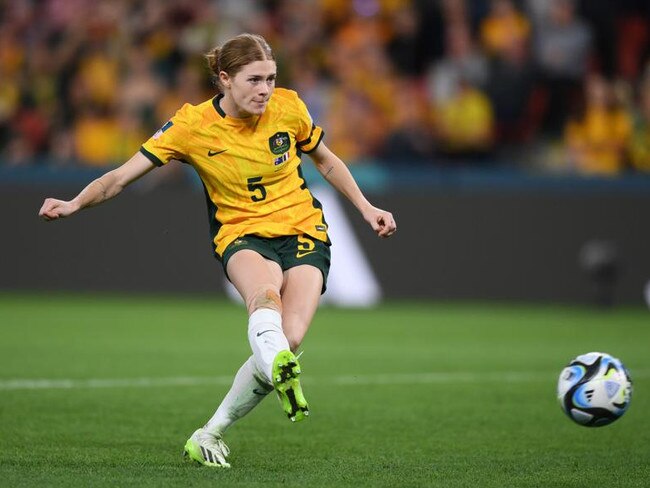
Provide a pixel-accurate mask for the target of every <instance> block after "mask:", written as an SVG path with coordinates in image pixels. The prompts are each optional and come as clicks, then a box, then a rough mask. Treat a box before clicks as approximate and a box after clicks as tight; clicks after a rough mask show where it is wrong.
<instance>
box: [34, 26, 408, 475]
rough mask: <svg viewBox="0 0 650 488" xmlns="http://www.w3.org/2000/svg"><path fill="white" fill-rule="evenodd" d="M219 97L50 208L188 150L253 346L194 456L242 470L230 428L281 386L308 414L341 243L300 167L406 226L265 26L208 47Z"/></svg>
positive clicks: (183, 112) (186, 110)
mask: <svg viewBox="0 0 650 488" xmlns="http://www.w3.org/2000/svg"><path fill="white" fill-rule="evenodd" d="M207 58H208V63H209V65H210V69H211V71H212V73H213V74H214V76H215V80H216V84H217V87H218V89H219V94H218V95H217V96H215V97H214V98H212V99H211V100H207V101H205V102H203V103H201V104H199V105H196V106H194V105H190V104H185V105H184V106H183V107H182V108H181V109H180V110H179V111H178V112H176V114H175V115H174V116H173V117H172V118H171V119H170V120H169V121H168V122H167V123H166V124H164V125H163V127H162V128H161V129H160V130H159V131H157V132H156V133H155V134H154V135H153V136H152V137H151V138H150V139H149V140H148V141H146V142H145V143H144V144H143V145H142V147H141V149H140V151H139V152H138V153H136V154H135V155H134V156H133V157H132V158H131V159H129V160H128V161H127V162H126V163H124V164H123V165H122V166H120V167H118V168H116V169H114V170H113V171H110V172H108V173H106V174H104V175H103V176H101V177H100V178H98V179H96V180H94V181H93V182H91V183H90V184H89V185H88V186H87V187H86V188H84V189H83V190H82V191H81V193H79V195H77V196H76V197H75V198H73V199H72V200H70V201H62V200H56V199H52V198H47V199H46V200H45V202H44V203H43V206H42V207H41V209H40V212H39V215H40V216H41V217H43V218H44V219H45V220H55V219H59V218H62V217H68V216H70V215H72V214H74V213H76V212H78V211H79V210H81V209H83V208H86V207H90V206H93V205H97V204H99V203H101V202H104V201H106V200H108V199H110V198H112V197H114V196H116V195H117V194H118V193H120V192H121V191H122V190H123V189H124V187H126V186H127V185H129V184H130V183H132V182H133V181H135V180H137V179H138V178H140V177H141V176H143V175H145V174H146V173H148V172H149V171H151V170H152V169H153V168H155V167H156V166H163V165H165V164H167V163H168V162H169V161H171V160H173V159H176V160H180V161H183V162H185V163H187V164H190V165H191V166H192V167H193V168H194V169H195V170H196V172H197V173H198V175H199V176H200V178H201V180H202V182H203V186H204V189H205V194H206V200H207V204H208V208H209V216H210V229H211V234H212V238H213V247H214V252H215V256H216V257H217V259H219V260H220V261H221V263H222V264H223V268H224V271H225V273H226V276H227V277H228V279H229V280H230V281H231V282H232V283H233V285H234V286H235V288H236V289H237V291H238V292H239V293H240V294H241V296H242V298H243V299H244V302H245V303H246V307H247V309H248V314H249V320H248V339H249V342H250V346H251V348H252V351H253V355H252V356H251V357H250V358H249V359H248V360H247V361H246V362H245V363H244V364H243V366H242V367H241V368H240V369H239V371H238V372H237V374H236V375H235V379H234V382H233V385H232V387H231V389H230V391H229V392H228V393H227V394H226V396H225V398H224V400H223V401H222V403H221V404H220V405H219V407H218V408H217V410H216V412H215V413H214V415H213V416H212V418H210V420H209V421H208V422H207V424H205V426H203V427H202V428H199V429H197V430H196V431H195V432H194V433H193V434H192V436H191V437H190V438H189V439H188V441H187V442H186V444H185V454H186V455H187V456H189V457H190V458H191V459H193V460H195V461H197V462H199V463H201V464H203V465H205V466H213V467H230V464H228V462H227V460H226V458H227V456H228V454H229V449H228V447H227V446H226V444H225V443H224V442H223V439H222V437H223V434H224V433H225V432H226V430H227V429H228V427H229V426H230V425H232V424H233V422H235V421H236V420H237V419H239V418H241V417H243V416H244V415H246V414H247V413H248V412H250V411H251V409H253V408H254V407H255V406H256V405H257V404H259V403H260V402H261V401H262V399H263V398H264V397H265V396H266V395H267V394H268V393H269V392H271V391H273V390H275V391H276V393H277V395H278V397H279V398H280V400H281V404H282V407H283V409H284V411H285V413H286V414H287V416H288V417H289V418H290V419H291V420H292V421H299V420H302V419H304V418H305V417H306V416H307V415H308V413H309V409H308V405H307V401H306V400H305V397H304V395H303V392H302V388H301V385H300V382H299V375H300V372H301V370H300V365H299V363H298V359H297V358H296V356H295V355H294V352H295V351H296V350H297V348H298V347H299V346H300V343H301V342H302V340H303V338H304V336H305V334H306V332H307V329H308V328H309V324H310V322H311V320H312V318H313V316H314V313H315V311H316V308H317V305H318V301H319V298H320V295H321V293H322V292H323V291H324V290H325V285H326V280H327V273H328V271H329V265H330V250H329V246H330V241H329V238H328V235H327V223H326V222H325V218H324V216H323V211H322V208H321V205H320V203H319V202H318V201H317V200H316V199H315V198H314V197H313V196H312V195H311V193H310V192H309V189H308V188H307V185H306V183H305V180H304V179H303V177H302V171H301V168H300V156H301V153H307V154H309V155H310V156H311V158H312V159H313V161H314V163H315V165H316V167H317V169H318V171H319V172H320V173H321V174H322V175H323V176H324V177H325V179H327V181H329V183H330V184H331V185H333V186H334V187H335V188H336V189H338V190H339V191H340V192H341V193H343V194H344V195H345V196H346V197H347V198H348V199H349V200H350V201H351V202H352V203H353V204H354V206H355V207H356V208H357V209H358V210H359V212H360V213H361V215H362V216H363V218H364V219H365V220H366V221H367V222H368V223H369V224H370V226H371V227H372V229H373V230H374V231H375V232H376V233H377V235H378V236H379V237H389V236H391V235H392V234H393V233H394V232H395V231H396V229H397V227H396V225H395V220H394V219H393V216H392V214H391V213H390V212H387V211H385V210H381V209H379V208H376V207H374V206H373V205H371V204H370V203H369V202H368V200H366V198H365V197H364V196H363V194H362V193H361V191H360V190H359V187H358V186H357V184H356V182H355V181H354V179H353V177H352V175H351V174H350V171H349V170H348V168H347V167H346V166H345V164H344V163H343V162H342V161H341V160H340V159H339V158H338V157H337V156H336V155H335V154H334V153H332V152H331V151H330V150H329V149H328V148H327V147H326V146H325V144H324V143H323V142H322V138H323V131H322V129H321V128H320V127H318V126H317V125H315V124H314V123H313V122H312V119H311V117H310V115H309V112H308V111H307V108H306V107H305V105H304V103H303V102H302V101H301V100H300V98H298V95H297V94H296V93H295V92H293V91H291V90H286V89H282V88H278V89H275V79H276V63H275V60H274V57H273V53H272V51H271V48H270V47H269V45H268V44H267V42H266V41H265V40H264V38H262V37H261V36H258V35H252V34H242V35H239V36H237V37H235V38H233V39H231V40H229V41H228V42H226V43H225V44H224V45H223V46H222V47H217V48H215V49H214V50H212V52H211V53H210V54H208V55H207Z"/></svg>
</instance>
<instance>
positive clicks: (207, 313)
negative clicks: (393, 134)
mask: <svg viewBox="0 0 650 488" xmlns="http://www.w3.org/2000/svg"><path fill="white" fill-rule="evenodd" d="M649 346H650V312H648V311H647V310H644V309H640V308H638V309H627V308H626V309H615V310H612V311H602V310H595V309H587V308H571V307H542V306H523V305H495V304H425V303H421V304H412V303H411V304H406V303H404V304H386V305H383V306H381V307H379V308H376V309H373V310H339V309H334V308H327V307H324V308H322V309H321V310H320V311H319V312H318V314H317V316H316V319H315V320H314V323H313V325H312V329H311V330H310V332H309V335H308V337H307V340H306V342H305V344H304V350H305V353H304V355H303V356H302V358H301V364H302V367H303V370H304V375H303V378H304V381H303V386H304V389H305V393H306V396H307V398H308V399H309V401H310V407H311V416H310V418H309V420H307V421H306V422H302V423H300V424H295V425H293V424H291V423H290V422H288V420H287V419H286V418H285V417H284V416H283V414H282V412H281V410H280V407H279V404H278V402H277V401H276V399H275V398H269V399H267V400H266V401H265V402H263V403H262V404H261V405H260V407H259V408H258V409H256V410H255V411H254V412H253V413H251V415H249V416H248V417H246V418H245V419H243V420H242V421H241V422H239V423H238V424H236V425H235V426H234V427H233V428H232V429H231V430H230V431H229V432H228V435H227V438H226V440H227V442H228V444H229V445H230V448H231V450H232V454H231V456H230V462H231V464H232V466H233V467H232V469H230V470H226V471H216V470H211V469H207V468H201V467H199V466H197V465H194V464H190V463H189V462H186V461H184V460H183V458H182V457H181V450H182V447H183V444H184V442H185V440H186V439H187V437H188V436H189V435H190V434H191V433H192V431H193V430H194V429H195V428H196V427H198V426H200V425H202V424H203V423H204V422H205V421H206V420H207V419H208V418H209V417H210V416H211V415H212V413H213V411H214V409H215V407H216V406H217V404H218V402H219V401H220V399H221V397H222V396H223V395H224V394H225V392H226V391H227V388H228V386H227V384H226V380H227V379H228V378H230V377H231V376H232V375H233V374H234V373H235V371H236V370H237V368H238V367H239V365H240V364H241V362H242V361H243V360H244V359H245V358H246V357H247V356H248V354H249V349H248V344H247V339H246V319H245V313H244V311H243V310H242V309H241V308H239V307H237V306H234V305H231V304H229V303H226V302H223V301H219V300H201V299H196V300H191V299H172V298H167V297H165V298H120V297H104V296H97V297H93V296H90V297H75V296H61V295H56V296H54V297H51V298H47V297H45V296H35V295H33V296H32V295H13V294H5V295H0V486H10V487H14V486H25V487H27V486H29V487H33V486H75V487H78V486H137V487H142V486H174V487H177V486H178V487H185V486H220V487H224V486H241V487H254V486H265V487H266V486H282V487H293V486H295V487H311V486H326V487H343V486H349V487H353V486H370V487H381V486H395V487H405V486H414V487H419V486H440V487H457V486H458V487H461V486H462V487H476V486H480V487H586V486H616V487H619V486H620V487H637V486H638V487H641V486H648V480H649V479H650V470H649V463H650V421H649V419H650V400H649V399H648V395H647V391H648V386H650V347H649ZM592 350H602V351H606V352H609V353H611V354H613V355H615V356H618V357H619V358H621V359H622V360H623V361H624V362H625V363H626V365H627V366H628V368H629V369H630V371H631V374H632V377H633V380H634V381H635V384H634V387H635V392H634V395H633V399H632V406H631V408H630V411H629V412H627V413H626V415H625V417H624V418H622V419H621V420H619V421H617V422H616V423H615V424H613V425H610V426H607V427H603V428H599V429H588V428H584V427H580V426H578V425H575V424H573V423H572V422H571V421H570V420H569V419H568V418H566V417H565V416H564V414H563V413H562V412H561V410H560V408H559V406H558V404H557V402H556V400H555V385H556V379H557V376H558V374H559V372H560V370H561V368H562V367H563V366H564V364H565V363H566V362H568V361H569V360H570V359H571V358H573V357H574V356H576V355H578V354H580V353H584V352H588V351H592ZM179 377H185V378H189V379H190V380H191V381H194V383H191V384H187V385H172V384H166V383H165V381H169V379H170V378H179ZM141 378H144V379H146V381H150V380H153V379H156V378H158V379H161V381H162V382H163V384H160V385H158V386H155V385H152V384H150V383H149V384H146V385H143V386H140V387H135V386H133V385H132V384H129V383H128V382H127V383H122V384H120V383H111V382H110V381H109V382H107V383H102V382H101V381H97V380H106V381H108V380H116V381H117V380H119V381H127V380H129V379H130V380H135V379H141ZM30 379H31V380H33V379H43V380H49V381H50V383H49V384H47V385H44V384H40V387H38V388H36V387H35V388H27V387H26V386H28V385H26V384H24V383H11V381H13V380H30ZM212 379H214V381H212ZM62 380H72V382H71V383H70V384H69V385H68V386H70V388H62V387H61V386H62V385H63V383H61V381H62ZM89 380H92V381H89ZM56 381H59V383H57V382H56ZM93 381H94V382H93ZM48 385H49V386H48ZM36 386H38V385H36ZM45 386H47V387H45Z"/></svg>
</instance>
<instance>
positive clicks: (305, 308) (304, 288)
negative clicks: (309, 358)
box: [282, 265, 323, 350]
mask: <svg viewBox="0 0 650 488" xmlns="http://www.w3.org/2000/svg"><path fill="white" fill-rule="evenodd" d="M322 287H323V274H322V272H321V270H320V269H318V268H316V267H314V266H311V265H300V266H294V267H292V268H289V269H287V270H285V272H284V284H283V286H282V328H283V329H284V335H285V336H287V340H288V341H289V344H290V345H291V348H292V349H293V350H295V349H297V348H298V346H299V345H300V343H301V342H302V340H303V338H304V337H305V334H306V333H307V330H308V329H309V325H310V324H311V320H312V318H313V317H314V314H315V313H316V309H317V308H318V303H319V301H320V296H321V289H322Z"/></svg>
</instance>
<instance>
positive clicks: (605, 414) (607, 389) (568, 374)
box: [557, 352, 632, 427]
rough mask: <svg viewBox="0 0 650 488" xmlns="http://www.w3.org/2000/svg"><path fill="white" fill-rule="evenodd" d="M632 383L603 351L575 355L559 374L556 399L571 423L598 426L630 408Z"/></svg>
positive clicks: (612, 419) (617, 417) (626, 374)
mask: <svg viewBox="0 0 650 488" xmlns="http://www.w3.org/2000/svg"><path fill="white" fill-rule="evenodd" d="M631 397H632V380H631V379H630V375H629V373H628V371H627V369H625V366H623V363H622V362H621V361H619V360H618V359H616V358H614V357H612V356H610V355H609V354H606V353H603V352H590V353H587V354H583V355H581V356H578V357H577V358H575V359H574V360H573V361H571V362H570V363H569V364H568V365H567V366H566V367H565V368H564V369H563V370H562V372H561V373H560V379H559V381H558V384H557V398H558V400H559V401H560V406H561V407H562V410H564V413H566V414H567V415H568V416H569V418H570V419H571V420H573V421H574V422H576V423H578V424H580V425H584V426H586V427H601V426H603V425H607V424H611V423H612V422H614V421H615V420H617V419H619V418H620V417H621V416H622V415H623V414H624V413H625V412H626V411H627V409H628V407H629V406H630V399H631Z"/></svg>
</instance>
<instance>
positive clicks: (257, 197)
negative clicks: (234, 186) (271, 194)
mask: <svg viewBox="0 0 650 488" xmlns="http://www.w3.org/2000/svg"><path fill="white" fill-rule="evenodd" d="M246 181H247V182H248V190H249V191H250V192H251V193H252V195H251V200H253V201H254V202H261V201H262V200H264V199H265V198H266V188H264V185H262V184H261V183H260V181H262V177H261V176H255V177H254V178H248V180H246ZM258 192H259V193H258Z"/></svg>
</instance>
